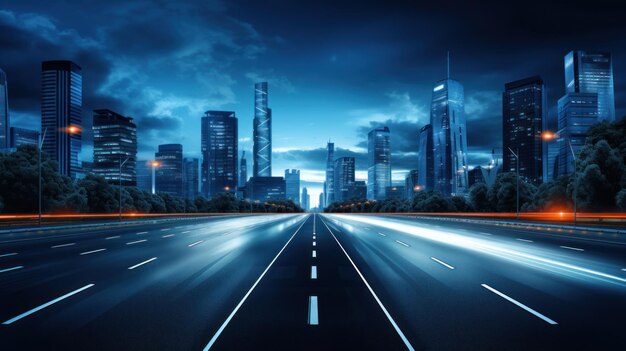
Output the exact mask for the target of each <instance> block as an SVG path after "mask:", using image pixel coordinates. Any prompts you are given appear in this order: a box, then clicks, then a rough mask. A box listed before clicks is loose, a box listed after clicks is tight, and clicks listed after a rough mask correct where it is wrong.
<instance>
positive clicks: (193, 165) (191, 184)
mask: <svg viewBox="0 0 626 351" xmlns="http://www.w3.org/2000/svg"><path fill="white" fill-rule="evenodd" d="M199 173H200V166H199V162H198V159H197V158H191V157H185V158H184V159H183V176H184V179H183V182H184V196H185V198H187V199H190V200H191V199H195V198H196V196H198V187H199V185H200V177H199Z"/></svg>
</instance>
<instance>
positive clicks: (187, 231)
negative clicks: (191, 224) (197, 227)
mask: <svg viewBox="0 0 626 351" xmlns="http://www.w3.org/2000/svg"><path fill="white" fill-rule="evenodd" d="M189 232H191V230H185V231H184V232H182V233H181V234H187V233H189Z"/></svg>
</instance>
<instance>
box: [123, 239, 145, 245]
mask: <svg viewBox="0 0 626 351" xmlns="http://www.w3.org/2000/svg"><path fill="white" fill-rule="evenodd" d="M145 241H148V239H143V240H137V241H131V242H129V243H126V245H134V244H139V243H143V242H145Z"/></svg>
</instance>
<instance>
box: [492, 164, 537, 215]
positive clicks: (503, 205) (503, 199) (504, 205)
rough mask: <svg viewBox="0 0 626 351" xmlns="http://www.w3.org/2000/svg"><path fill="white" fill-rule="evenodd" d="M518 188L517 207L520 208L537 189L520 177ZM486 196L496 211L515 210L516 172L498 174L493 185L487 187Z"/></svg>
mask: <svg viewBox="0 0 626 351" xmlns="http://www.w3.org/2000/svg"><path fill="white" fill-rule="evenodd" d="M519 190H520V194H519V208H520V210H522V209H523V208H524V205H525V204H527V203H530V202H531V200H532V198H533V196H534V194H535V192H536V191H537V189H536V187H535V186H534V185H532V184H531V183H528V182H526V181H525V180H523V179H521V178H520V182H519ZM487 198H488V200H489V203H491V206H493V207H494V209H495V210H496V211H498V212H515V211H516V209H517V177H516V174H515V173H513V172H509V173H502V174H499V175H498V176H497V177H496V181H495V182H494V184H493V186H492V187H491V189H489V192H488V193H487ZM526 206H528V205H526Z"/></svg>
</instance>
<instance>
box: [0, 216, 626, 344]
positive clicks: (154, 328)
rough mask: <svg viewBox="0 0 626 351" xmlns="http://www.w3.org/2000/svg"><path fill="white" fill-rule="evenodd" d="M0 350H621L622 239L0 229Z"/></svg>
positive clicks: (477, 233)
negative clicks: (15, 232)
mask: <svg viewBox="0 0 626 351" xmlns="http://www.w3.org/2000/svg"><path fill="white" fill-rule="evenodd" d="M0 287H1V289H0V323H2V324H0V349H2V350H34V349H46V350H209V349H210V350H250V349H256V350H266V349H268V350H294V349H298V350H319V349H327V350H346V349H350V350H353V349H354V350H356V349H359V350H407V349H409V350H413V349H414V350H423V349H426V350H458V349H480V350H491V349H492V350H502V349H506V350H517V349H519V350H528V349H541V350H542V349H551V350H553V349H567V350H571V349H594V350H617V349H626V340H624V338H623V328H624V325H625V322H626V239H623V238H621V237H619V236H614V235H613V236H612V235H606V234H594V233H586V232H584V231H582V230H577V231H573V232H571V233H570V232H557V231H547V230H537V229H527V228H521V227H510V226H509V227H506V226H496V225H486V224H468V223H458V222H446V221H438V220H425V219H416V218H406V217H402V218H398V217H394V216H360V215H313V214H292V215H258V216H223V217H219V218H205V219H195V220H188V221H179V222H163V223H149V224H148V223H146V224H133V225H121V226H113V225H112V226H110V227H108V228H82V229H81V228H79V227H76V228H66V229H60V230H56V231H51V232H45V233H37V232H36V230H33V232H29V233H20V234H19V235H3V236H0Z"/></svg>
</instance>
